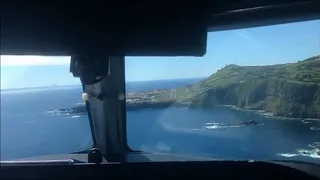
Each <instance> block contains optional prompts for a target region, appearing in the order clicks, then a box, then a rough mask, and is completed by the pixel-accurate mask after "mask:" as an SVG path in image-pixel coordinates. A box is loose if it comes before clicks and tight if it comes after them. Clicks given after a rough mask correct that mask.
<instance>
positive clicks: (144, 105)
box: [58, 100, 320, 121]
mask: <svg viewBox="0 0 320 180" xmlns="http://www.w3.org/2000/svg"><path fill="white" fill-rule="evenodd" d="M170 107H175V108H184V109H185V108H187V109H194V108H197V107H198V106H190V104H188V103H179V102H176V101H174V100H169V101H159V102H155V101H139V102H127V104H126V110H127V111H139V110H144V109H166V108H170ZM215 107H224V108H229V109H232V110H237V111H243V112H252V113H255V114H257V115H259V116H262V117H266V118H271V119H278V120H300V121H301V120H302V121H304V120H305V121H320V119H317V118H291V117H285V116H276V115H274V114H273V113H271V112H268V111H266V110H250V109H242V108H239V107H236V106H234V105H215ZM213 108H214V107H213ZM206 109H208V108H206ZM58 111H59V112H71V113H85V112H87V109H86V106H85V105H84V104H83V103H81V104H78V105H77V106H74V107H71V108H65V109H59V110H58Z"/></svg>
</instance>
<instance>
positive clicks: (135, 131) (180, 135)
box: [0, 79, 320, 163]
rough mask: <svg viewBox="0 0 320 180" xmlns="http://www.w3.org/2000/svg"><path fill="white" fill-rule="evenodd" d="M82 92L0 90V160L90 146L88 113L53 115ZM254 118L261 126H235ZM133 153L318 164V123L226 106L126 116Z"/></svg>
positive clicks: (158, 85)
mask: <svg viewBox="0 0 320 180" xmlns="http://www.w3.org/2000/svg"><path fill="white" fill-rule="evenodd" d="M198 80H199V79H183V80H162V81H152V82H131V83H127V86H126V89H127V92H142V91H150V90H154V89H162V88H176V87H179V86H183V85H185V84H192V83H194V82H196V81H198ZM81 94H82V89H81V87H80V86H79V87H76V86H74V87H53V88H47V89H30V90H10V91H2V92H1V127H0V130H1V134H0V135H1V144H0V145H1V146H0V147H1V160H10V159H16V158H25V157H32V156H40V155H48V154H60V153H71V152H78V151H82V150H86V149H88V148H89V147H90V146H91V145H92V139H91V132H90V127H89V122H88V117H87V115H72V114H66V115H54V114H53V113H50V112H52V111H53V110H57V109H60V108H68V107H72V106H74V105H76V104H77V103H81V102H82V100H81ZM249 120H255V121H257V122H260V123H261V124H258V125H254V126H239V125H231V126H224V125H226V124H229V125H230V124H235V123H240V122H244V121H249ZM127 139H128V145H129V147H130V148H131V149H134V150H142V151H146V152H157V153H171V154H178V155H186V156H195V157H210V158H215V159H219V160H234V159H236V160H241V159H253V160H276V159H278V160H280V159H283V160H299V161H308V162H315V163H319V162H320V161H319V160H320V155H319V148H320V122H319V121H314V120H313V121H312V120H285V119H275V118H271V117H263V116H261V115H258V114H257V113H256V112H248V111H241V110H237V109H231V108H227V107H217V108H214V109H212V110H204V109H186V108H174V107H171V108H166V109H144V110H138V111H128V112H127Z"/></svg>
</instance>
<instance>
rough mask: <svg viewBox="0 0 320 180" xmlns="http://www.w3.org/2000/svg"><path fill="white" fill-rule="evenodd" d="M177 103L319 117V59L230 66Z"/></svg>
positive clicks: (183, 91)
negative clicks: (265, 64)
mask: <svg viewBox="0 0 320 180" xmlns="http://www.w3.org/2000/svg"><path fill="white" fill-rule="evenodd" d="M179 91H180V92H181V93H182V95H181V96H180V97H179V98H178V99H177V101H178V102H184V103H187V104H188V105H189V106H190V107H192V106H201V107H204V108H211V107H214V106H215V105H234V106H237V107H239V108H244V109H255V110H266V111H268V112H272V113H274V114H275V115H278V116H286V117H309V118H316V117H317V113H318V112H319V114H320V56H317V57H312V58H309V59H306V60H304V61H300V62H298V63H292V64H280V65H272V66H236V65H228V66H226V67H225V68H223V69H221V70H219V71H218V72H216V73H214V74H212V75H211V76H210V77H208V78H206V79H204V80H202V81H200V82H199V83H196V84H194V85H193V86H192V87H190V88H184V89H180V90H179Z"/></svg>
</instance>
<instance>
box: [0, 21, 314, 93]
mask: <svg viewBox="0 0 320 180" xmlns="http://www.w3.org/2000/svg"><path fill="white" fill-rule="evenodd" d="M169 43H170V42H169ZM319 54H320V20H317V21H308V22H299V23H291V24H283V25H276V26H265V27H258V28H249V29H240V30H231V31H220V32H212V33H209V34H208V40H207V53H206V55H205V56H204V57H126V80H127V81H147V80H158V79H178V78H193V77H206V76H209V75H210V74H212V73H214V72H216V71H217V70H218V69H219V68H221V67H223V66H225V65H227V64H237V65H269V64H281V63H289V62H297V61H298V60H303V59H306V58H308V57H311V56H315V55H319ZM0 62H1V89H8V88H24V87H39V86H51V85H52V84H53V83H55V84H57V85H75V84H80V81H79V79H75V78H73V76H72V74H71V73H69V62H70V57H40V56H18V57H17V56H1V61H0Z"/></svg>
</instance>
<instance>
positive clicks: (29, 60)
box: [0, 55, 70, 66]
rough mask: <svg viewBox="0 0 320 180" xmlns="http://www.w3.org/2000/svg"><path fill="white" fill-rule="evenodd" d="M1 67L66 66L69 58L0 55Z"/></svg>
mask: <svg viewBox="0 0 320 180" xmlns="http://www.w3.org/2000/svg"><path fill="white" fill-rule="evenodd" d="M0 58H1V59H0V62H1V66H41V65H68V64H69V63H70V57H69V56H13V55H1V56H0Z"/></svg>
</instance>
